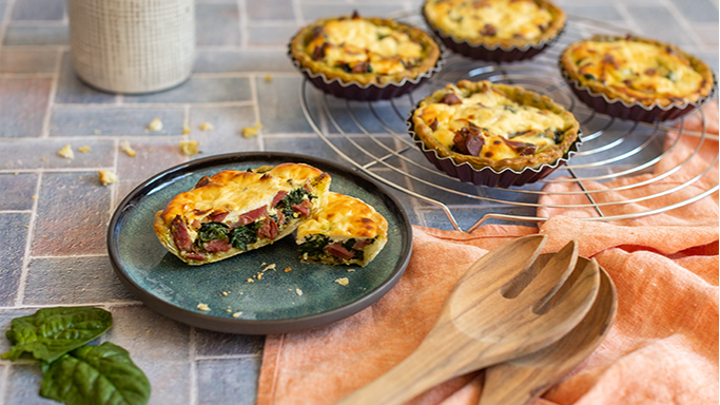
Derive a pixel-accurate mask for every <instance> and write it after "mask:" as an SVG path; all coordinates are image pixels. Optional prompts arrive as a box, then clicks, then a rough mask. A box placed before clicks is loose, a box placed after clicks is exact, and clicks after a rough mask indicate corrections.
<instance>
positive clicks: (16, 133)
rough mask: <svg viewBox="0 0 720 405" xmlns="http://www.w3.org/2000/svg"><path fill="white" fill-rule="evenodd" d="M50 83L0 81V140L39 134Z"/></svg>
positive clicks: (20, 80)
mask: <svg viewBox="0 0 720 405" xmlns="http://www.w3.org/2000/svg"><path fill="white" fill-rule="evenodd" d="M51 85H52V83H51V80H50V79H43V78H37V79H34V78H7V79H3V78H0V139H2V138H32V137H39V136H41V135H42V130H43V120H44V119H45V113H46V111H47V106H48V102H49V99H50V88H51Z"/></svg>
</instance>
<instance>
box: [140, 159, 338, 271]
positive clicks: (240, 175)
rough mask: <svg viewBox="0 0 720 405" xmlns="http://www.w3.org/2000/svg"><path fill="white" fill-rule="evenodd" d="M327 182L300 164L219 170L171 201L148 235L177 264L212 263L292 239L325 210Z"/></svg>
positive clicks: (318, 174)
mask: <svg viewBox="0 0 720 405" xmlns="http://www.w3.org/2000/svg"><path fill="white" fill-rule="evenodd" d="M330 182H331V178H330V175H328V174H327V173H324V172H322V171H321V170H319V169H317V168H314V167H312V166H309V165H304V164H295V163H289V164H281V165H278V166H276V167H275V168H272V169H270V170H267V171H265V172H264V173H254V172H248V171H235V170H224V171H221V172H219V173H216V174H214V175H212V176H209V177H208V176H205V177H203V178H202V179H200V180H199V181H198V183H197V184H196V185H195V187H194V188H193V189H192V190H189V191H186V192H184V193H180V194H178V195H177V196H175V197H174V198H173V199H172V200H171V201H170V202H169V203H168V204H167V206H166V207H165V209H164V210H162V211H158V212H157V214H156V215H155V222H154V225H153V229H154V231H155V233H156V235H157V236H158V239H160V242H161V243H162V244H163V246H165V248H167V249H168V250H169V251H170V252H171V253H173V254H174V255H175V256H177V257H178V258H180V260H182V261H184V262H186V263H188V264H190V265H201V264H206V263H212V262H216V261H218V260H223V259H226V258H228V257H231V256H234V255H236V254H239V253H243V252H245V251H249V250H253V249H257V248H259V247H262V246H265V245H268V244H271V243H273V242H274V241H276V240H278V239H281V238H282V237H284V236H287V235H289V234H290V233H292V232H293V231H294V230H295V229H296V228H297V227H298V226H299V225H300V223H301V222H302V221H304V220H305V219H306V218H308V217H310V216H312V215H315V214H316V213H317V212H319V211H320V210H322V208H324V206H325V205H326V204H327V192H328V190H329V188H330ZM285 197H288V198H285ZM253 235H254V236H253Z"/></svg>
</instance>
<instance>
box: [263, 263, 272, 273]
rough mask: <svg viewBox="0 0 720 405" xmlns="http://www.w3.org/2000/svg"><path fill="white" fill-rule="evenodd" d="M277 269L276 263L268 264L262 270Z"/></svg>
mask: <svg viewBox="0 0 720 405" xmlns="http://www.w3.org/2000/svg"><path fill="white" fill-rule="evenodd" d="M268 270H275V263H271V264H268V265H267V267H265V268H264V269H262V271H268Z"/></svg>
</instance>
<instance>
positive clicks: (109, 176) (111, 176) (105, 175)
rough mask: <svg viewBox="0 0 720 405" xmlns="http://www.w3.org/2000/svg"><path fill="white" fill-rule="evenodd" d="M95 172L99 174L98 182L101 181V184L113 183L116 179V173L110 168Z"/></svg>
mask: <svg viewBox="0 0 720 405" xmlns="http://www.w3.org/2000/svg"><path fill="white" fill-rule="evenodd" d="M97 173H98V175H99V176H100V183H102V185H103V186H107V185H108V184H113V183H115V182H116V181H117V175H116V174H115V173H114V172H112V171H110V170H98V171H97Z"/></svg>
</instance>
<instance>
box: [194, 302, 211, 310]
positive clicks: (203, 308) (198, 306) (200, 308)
mask: <svg viewBox="0 0 720 405" xmlns="http://www.w3.org/2000/svg"><path fill="white" fill-rule="evenodd" d="M197 309H199V310H201V311H210V307H209V306H207V304H203V303H202V302H201V303H199V304H197Z"/></svg>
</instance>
